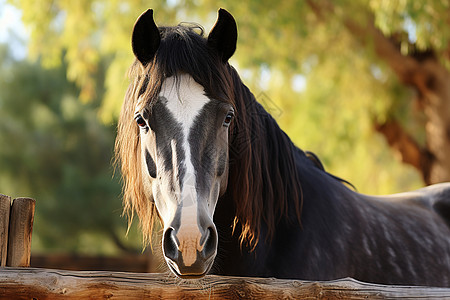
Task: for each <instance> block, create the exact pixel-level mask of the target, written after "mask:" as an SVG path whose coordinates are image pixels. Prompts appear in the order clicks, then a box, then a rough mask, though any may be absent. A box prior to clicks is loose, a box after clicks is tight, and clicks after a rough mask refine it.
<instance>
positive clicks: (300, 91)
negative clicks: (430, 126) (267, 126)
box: [0, 0, 450, 247]
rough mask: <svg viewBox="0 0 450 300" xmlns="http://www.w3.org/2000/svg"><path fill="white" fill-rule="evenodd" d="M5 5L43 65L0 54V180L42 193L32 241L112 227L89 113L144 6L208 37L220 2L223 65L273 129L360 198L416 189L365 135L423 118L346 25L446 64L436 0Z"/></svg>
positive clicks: (98, 109)
mask: <svg viewBox="0 0 450 300" xmlns="http://www.w3.org/2000/svg"><path fill="white" fill-rule="evenodd" d="M10 2H11V3H12V4H14V5H15V6H17V7H19V8H21V9H22V12H23V22H24V23H25V25H26V26H27V27H28V28H29V30H30V32H31V39H30V44H29V52H30V57H31V58H34V59H35V60H36V61H39V62H40V63H41V64H42V65H43V66H44V67H45V68H46V70H43V69H41V68H39V67H38V65H37V64H30V63H25V62H23V63H17V64H14V65H11V63H7V61H8V60H7V59H5V55H6V54H5V53H6V52H5V51H4V50H2V51H1V52H0V53H1V55H2V57H1V59H2V62H3V65H2V79H1V86H0V88H1V90H2V94H1V98H0V101H1V102H0V108H1V109H0V131H1V132H2V135H1V136H0V140H1V143H0V144H1V145H8V147H2V148H1V149H0V159H1V162H2V171H1V172H0V176H1V182H0V187H1V188H3V191H4V192H6V193H10V194H13V195H16V194H20V195H23V193H24V191H26V193H28V192H30V193H31V192H32V193H33V196H36V193H37V194H38V195H42V198H45V199H46V204H45V207H42V205H41V204H40V205H39V206H38V208H39V207H41V208H39V210H38V214H39V215H40V216H41V219H43V220H45V225H42V226H43V227H42V236H41V235H39V236H40V237H39V242H40V243H42V244H46V243H47V241H51V240H52V239H53V240H56V236H60V235H61V234H65V235H66V236H67V239H68V240H70V239H71V238H72V237H74V238H73V239H72V240H71V242H68V243H69V244H70V245H71V247H76V245H77V243H76V238H75V236H77V231H78V232H87V231H88V230H94V231H95V232H101V231H102V230H111V228H113V230H114V232H117V231H118V229H117V228H119V227H120V226H119V225H118V223H120V222H121V220H120V218H119V217H118V215H119V211H120V203H119V201H118V200H117V198H118V195H119V193H120V192H119V188H118V185H117V179H116V178H115V177H114V178H113V180H112V181H111V178H112V175H111V169H110V167H109V166H110V159H111V151H112V140H113V137H114V130H113V128H112V127H109V126H104V125H101V124H100V123H99V122H98V121H97V119H98V117H100V119H101V120H102V121H103V123H104V124H113V123H114V121H115V120H116V119H117V116H118V114H119V111H120V106H121V103H122V99H123V96H124V93H125V90H126V87H127V85H128V81H127V79H126V77H125V74H126V70H127V68H128V66H129V65H130V64H131V63H132V61H133V56H132V52H131V46H130V36H131V30H132V27H133V24H134V22H135V20H136V18H137V17H138V16H139V14H140V13H142V12H143V11H144V10H145V9H147V8H148V7H149V6H150V7H151V8H153V9H154V10H155V19H156V22H157V24H159V25H173V24H177V23H178V22H181V21H194V22H198V23H200V24H204V25H205V28H206V32H208V30H209V29H210V28H211V27H212V25H213V23H214V21H215V19H216V11H217V9H218V8H219V7H224V8H226V9H228V10H229V11H230V12H231V13H232V14H233V15H234V16H235V18H236V20H237V23H238V27H239V40H238V48H237V52H236V54H235V56H234V57H233V58H232V60H231V63H232V64H233V65H235V66H236V67H237V68H238V70H239V72H240V74H241V75H242V77H243V79H244V81H245V83H246V84H248V85H249V87H250V88H251V89H252V90H253V91H254V93H255V95H262V94H260V92H264V95H265V97H266V99H265V101H264V102H265V103H266V104H269V105H268V109H269V110H271V109H273V107H275V108H276V109H277V110H278V112H279V113H278V114H277V116H276V117H277V119H278V121H279V123H280V125H281V127H282V128H283V129H284V130H285V131H286V132H287V133H288V134H289V135H290V136H291V138H292V139H293V140H294V142H295V143H296V144H297V145H298V146H300V147H301V148H303V149H305V150H311V151H313V152H316V153H317V154H318V155H319V157H321V159H322V160H323V161H324V164H325V167H326V168H327V169H328V170H329V171H330V172H332V173H334V174H336V175H338V176H340V177H343V178H345V179H348V180H349V181H350V182H352V183H354V184H355V185H356V187H357V188H358V189H359V191H361V192H366V193H374V194H382V193H391V192H399V191H404V190H410V189H413V188H416V187H419V186H420V185H422V182H421V179H420V175H419V174H418V173H417V172H416V171H415V170H413V169H412V168H411V167H408V166H405V165H402V164H401V162H400V159H398V158H397V157H396V155H393V154H392V151H391V150H390V149H389V147H388V145H386V143H385V141H384V139H383V138H382V137H381V136H380V135H378V134H377V133H376V132H375V131H374V129H373V123H374V121H384V120H386V119H388V118H389V117H390V116H396V118H398V119H400V121H401V122H402V123H403V125H404V126H405V127H406V128H407V129H408V130H409V131H410V132H411V133H412V134H413V135H414V137H415V138H416V139H418V140H420V141H422V142H423V143H424V132H423V121H422V116H421V113H420V111H418V110H415V109H414V107H412V104H411V101H410V100H411V97H412V94H413V92H412V91H411V90H409V89H408V87H405V86H403V84H402V83H401V82H399V81H398V80H397V79H396V77H395V75H394V74H392V73H391V71H390V70H389V67H388V66H386V65H385V63H384V62H383V61H379V59H378V58H377V57H376V55H375V53H374V49H373V44H372V43H371V41H370V37H368V40H367V41H366V42H365V43H362V42H361V40H360V39H358V38H356V37H355V36H354V35H353V34H352V33H351V32H350V31H349V30H348V28H347V27H346V25H347V24H348V22H354V23H355V24H359V25H360V26H361V27H362V28H365V27H366V26H367V24H369V23H371V22H374V23H375V25H376V26H377V27H378V28H379V29H380V30H381V31H382V32H383V33H384V34H385V35H391V34H392V35H396V36H397V38H400V41H401V45H402V51H403V54H405V55H406V54H408V53H409V51H410V50H411V47H410V45H411V44H412V43H415V45H416V46H417V47H418V48H419V49H432V50H433V51H435V53H436V54H437V56H438V57H439V58H441V59H442V60H443V61H444V62H445V63H446V64H448V59H446V58H445V55H446V54H445V53H446V52H445V51H448V45H449V41H450V30H448V22H449V17H448V16H449V15H450V14H449V13H448V12H449V4H448V2H446V1H439V0H432V1H431V0H430V1H408V0H402V1H390V0H379V1H378V0H377V1H373V0H355V1H353V0H336V1H327V0H321V1H299V0H284V1H279V2H277V3H276V5H274V3H273V2H270V1H267V0H248V1H239V2H236V1H229V0H224V1H220V2H219V1H205V0H198V1H189V0H185V1H180V0H169V1H153V2H148V1H140V0H129V1H118V0H113V1H109V0H108V1H106V0H80V1H69V0H59V1H53V0H39V1H37V0H10ZM8 64H9V65H8ZM4 74H8V75H4ZM3 75H4V76H3ZM66 76H67V79H68V81H69V82H74V83H75V85H73V84H71V83H69V82H68V81H67V80H66V79H65V78H66ZM295 78H297V79H298V78H300V79H304V81H305V82H306V88H302V87H299V86H298V85H296V84H295V83H293V82H295V81H293V79H295ZM78 99H80V100H81V101H79V100H78ZM280 112H281V113H280ZM18 153H20V155H18ZM17 178H20V180H17ZM36 191H38V192H36ZM47 201H48V202H47ZM54 218H58V219H54ZM68 220H70V221H72V222H76V224H77V227H79V228H71V226H70V225H68V224H69V223H70V222H69V221H68ZM75 220H76V221H75ZM54 221H55V222H54ZM65 221H67V222H65ZM53 222H54V223H53ZM53 224H60V225H58V227H56V226H55V225H53ZM59 226H61V227H59ZM64 226H66V227H64ZM94 227H95V228H98V230H97V229H93V228H94ZM44 228H45V229H44ZM39 230H41V229H40V228H39V227H36V231H37V232H39ZM44 231H45V234H44ZM80 236H81V235H78V238H80ZM86 239H87V240H89V238H86ZM48 244H51V243H50V242H48Z"/></svg>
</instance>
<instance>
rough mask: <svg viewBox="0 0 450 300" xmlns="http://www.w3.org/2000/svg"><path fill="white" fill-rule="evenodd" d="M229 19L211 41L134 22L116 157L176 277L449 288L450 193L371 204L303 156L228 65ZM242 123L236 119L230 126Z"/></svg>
mask: <svg viewBox="0 0 450 300" xmlns="http://www.w3.org/2000/svg"><path fill="white" fill-rule="evenodd" d="M236 40H237V28H236V23H235V21H234V19H233V17H232V16H231V15H230V14H229V13H228V12H226V11H224V10H219V18H218V21H217V23H216V24H215V26H214V28H213V29H212V30H211V32H210V34H209V36H208V38H207V39H205V38H204V37H203V36H202V34H197V33H195V30H194V29H193V28H192V27H189V26H183V25H179V26H175V27H161V28H158V27H156V24H155V23H154V21H153V12H152V11H151V10H149V11H147V12H145V13H144V14H143V15H141V17H140V18H139V19H138V21H137V22H136V25H135V28H134V31H133V37H132V45H133V52H134V54H135V56H136V59H137V60H136V62H135V64H134V65H133V66H132V68H131V73H132V75H133V83H132V84H131V85H130V87H129V89H128V91H127V95H126V97H125V102H124V105H123V108H122V112H121V116H120V120H119V131H118V137H117V142H116V151H117V152H118V158H119V160H120V162H121V164H122V173H123V176H124V182H125V198H124V204H125V211H127V212H129V213H131V215H133V213H137V215H138V217H139V219H140V222H141V226H142V229H143V232H144V234H145V235H146V236H147V237H151V234H152V225H153V223H154V221H155V219H159V220H160V221H161V223H162V225H163V239H162V248H163V254H164V258H165V259H166V262H167V265H168V267H169V269H170V270H171V271H172V272H173V273H174V274H175V275H177V276H179V277H181V278H199V277H202V276H204V275H205V274H207V273H208V272H211V273H215V274H222V275H239V276H262V277H278V278H297V279H305V280H331V279H337V278H342V277H353V278H355V279H358V280H362V281H367V282H376V283H386V284H417V285H433V286H450V227H449V226H450V184H441V185H436V186H432V187H428V188H425V189H421V190H418V191H416V192H410V193H404V194H398V195H392V196H385V197H373V196H367V195H363V194H359V193H357V192H355V191H353V190H351V189H349V188H348V187H346V186H345V185H344V184H343V182H345V181H343V180H339V179H338V178H337V177H334V176H333V175H330V174H328V173H327V172H325V170H324V169H323V166H322V164H321V163H320V161H319V160H318V158H317V157H316V156H315V155H314V154H312V153H305V152H303V151H302V150H300V149H299V148H297V147H296V146H295V145H294V144H293V143H292V142H291V140H290V139H289V137H288V136H287V135H286V134H285V133H284V132H283V131H282V130H281V129H280V128H279V127H278V125H277V123H276V121H275V120H274V119H273V118H272V117H271V116H270V114H268V113H267V112H266V111H265V110H264V108H263V107H262V106H261V105H260V104H258V103H257V101H256V99H255V97H254V96H253V94H252V93H251V92H250V91H249V89H248V88H247V87H246V86H245V85H244V84H243V83H242V81H241V79H240V78H239V75H238V74H237V72H236V70H235V69H234V68H233V67H231V66H230V65H229V64H228V62H227V61H228V59H229V58H230V57H231V56H232V54H233V53H234V51H235V49H236ZM235 114H236V117H235Z"/></svg>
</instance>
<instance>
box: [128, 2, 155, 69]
mask: <svg viewBox="0 0 450 300" xmlns="http://www.w3.org/2000/svg"><path fill="white" fill-rule="evenodd" d="M160 42H161V35H160V34H159V30H158V27H157V26H156V24H155V21H154V20H153V10H152V9H148V10H147V11H146V12H144V13H143V14H142V15H141V16H140V17H139V18H138V19H137V21H136V24H134V28H133V34H132V36H131V46H132V48H133V53H134V55H135V56H136V58H137V59H138V60H139V61H140V62H141V64H142V65H143V66H146V65H147V64H148V63H149V62H150V61H151V60H152V59H153V57H154V56H155V54H156V51H157V50H158V48H159V44H160Z"/></svg>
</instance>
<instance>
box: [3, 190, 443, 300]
mask: <svg viewBox="0 0 450 300" xmlns="http://www.w3.org/2000/svg"><path fill="white" fill-rule="evenodd" d="M34 206H35V201H34V200H33V199H30V198H16V199H14V201H11V198H10V197H8V196H5V195H1V194H0V254H1V267H0V299H8V300H9V299H27V300H28V299H33V300H34V299H36V300H38V299H48V300H52V299H195V300H200V299H272V300H273V299H386V298H389V299H411V298H414V299H450V288H434V287H419V286H389V285H378V284H369V283H364V282H359V281H356V280H354V279H351V278H345V279H340V280H335V281H326V282H311V281H301V280H283V279H274V278H243V277H227V276H214V275H208V276H206V277H205V278H204V279H200V280H180V279H177V278H175V277H174V276H173V275H171V274H152V273H130V272H111V271H68V270H57V269H44V268H29V267H28V266H29V264H30V245H31V244H30V242H31V233H32V227H33V216H34ZM5 266H6V267H5ZM17 267H28V268H17Z"/></svg>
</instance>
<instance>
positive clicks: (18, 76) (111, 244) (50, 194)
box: [0, 45, 139, 253]
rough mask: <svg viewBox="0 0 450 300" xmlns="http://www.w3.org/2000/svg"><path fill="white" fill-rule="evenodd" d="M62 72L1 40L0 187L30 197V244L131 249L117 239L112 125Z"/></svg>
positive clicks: (121, 226)
mask: <svg viewBox="0 0 450 300" xmlns="http://www.w3.org/2000/svg"><path fill="white" fill-rule="evenodd" d="M100 67H101V68H103V67H102V66H101V65H100ZM66 72H67V69H66V66H65V65H64V64H63V65H60V66H59V67H57V68H51V69H42V67H41V66H40V62H36V63H30V62H27V61H15V60H14V59H13V58H12V56H11V55H10V53H9V50H8V48H7V47H6V46H4V45H1V47H0V73H1V74H2V76H1V77H0V90H1V94H0V132H1V134H0V145H1V147H0V192H1V193H4V194H8V195H11V196H13V197H16V196H30V197H33V198H35V199H37V203H38V205H37V206H36V217H35V226H34V234H33V249H34V250H35V251H40V250H43V249H45V250H47V251H48V250H54V251H84V252H90V253H98V252H103V253H116V252H118V251H119V250H124V249H125V250H129V249H133V248H134V249H139V246H138V245H139V243H137V242H135V243H130V242H126V241H125V240H124V239H123V237H124V233H125V229H126V224H125V220H124V219H121V218H120V208H121V203H120V202H121V201H120V197H119V196H120V184H119V181H118V179H117V176H115V177H113V169H112V167H111V166H110V161H111V158H112V155H113V154H112V149H113V145H114V127H113V126H105V125H104V124H102V123H101V122H100V121H99V120H98V117H97V108H98V106H99V104H100V101H99V99H92V101H91V102H90V103H89V104H83V103H81V102H80V101H79V100H78V99H77V97H76V96H77V95H78V93H79V89H78V88H77V87H76V86H75V84H73V83H71V82H68V81H67V79H66V76H65V73H66ZM103 73H104V72H99V73H98V74H97V75H101V74H103ZM96 80H97V81H101V76H100V77H97V78H96ZM98 94H101V91H98ZM74 224H76V226H74Z"/></svg>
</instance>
